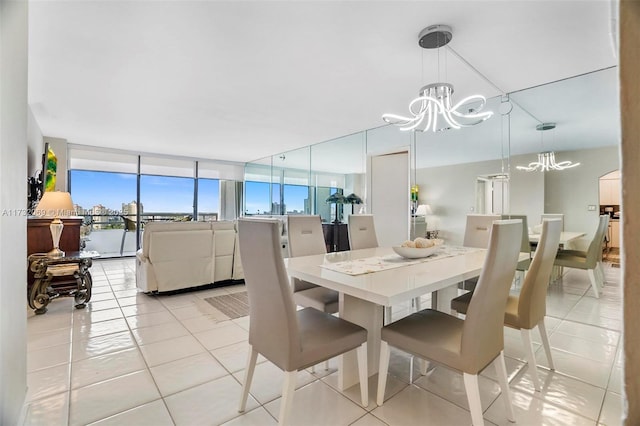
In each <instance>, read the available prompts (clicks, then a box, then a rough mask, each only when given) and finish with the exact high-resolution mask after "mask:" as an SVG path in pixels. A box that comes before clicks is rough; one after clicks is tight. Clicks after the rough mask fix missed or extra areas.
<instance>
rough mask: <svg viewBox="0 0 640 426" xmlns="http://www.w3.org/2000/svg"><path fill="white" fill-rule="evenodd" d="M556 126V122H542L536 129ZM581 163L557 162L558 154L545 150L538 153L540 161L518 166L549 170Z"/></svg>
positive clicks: (527, 170) (562, 168) (525, 168)
mask: <svg viewBox="0 0 640 426" xmlns="http://www.w3.org/2000/svg"><path fill="white" fill-rule="evenodd" d="M555 128H556V123H542V124H538V125H537V126H536V130H539V131H544V130H551V129H555ZM579 165H580V163H571V161H561V162H559V163H556V154H555V152H553V151H544V152H540V153H539V154H538V161H534V162H531V163H529V165H528V166H517V167H516V168H517V169H518V170H524V171H526V172H535V171H538V170H539V171H541V172H548V171H550V170H565V169H570V168H572V167H576V166H579Z"/></svg>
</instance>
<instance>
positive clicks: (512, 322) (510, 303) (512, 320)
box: [451, 292, 520, 328]
mask: <svg viewBox="0 0 640 426" xmlns="http://www.w3.org/2000/svg"><path fill="white" fill-rule="evenodd" d="M472 296H473V293H472V292H469V293H465V294H463V295H461V296H458V297H456V298H454V299H451V309H453V310H455V311H456V312H459V313H461V314H466V313H467V309H468V308H469V303H471V297H472ZM518 302H519V298H518V296H513V295H509V298H508V299H507V308H506V310H505V313H504V324H505V325H507V326H509V327H513V328H520V321H519V318H518Z"/></svg>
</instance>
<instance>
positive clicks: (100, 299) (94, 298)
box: [91, 287, 116, 302]
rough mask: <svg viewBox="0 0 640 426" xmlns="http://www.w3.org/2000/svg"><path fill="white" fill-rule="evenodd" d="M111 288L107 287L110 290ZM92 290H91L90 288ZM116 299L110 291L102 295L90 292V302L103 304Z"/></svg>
mask: <svg viewBox="0 0 640 426" xmlns="http://www.w3.org/2000/svg"><path fill="white" fill-rule="evenodd" d="M110 288H111V287H109V289H110ZM92 290H93V288H92ZM115 299H116V297H115V296H114V294H113V292H112V291H107V292H104V293H97V294H95V293H93V291H92V292H91V302H103V301H105V300H115Z"/></svg>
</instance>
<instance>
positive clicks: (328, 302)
mask: <svg viewBox="0 0 640 426" xmlns="http://www.w3.org/2000/svg"><path fill="white" fill-rule="evenodd" d="M293 301H294V302H296V304H297V305H299V306H304V307H305V308H314V309H317V310H319V311H321V312H327V313H329V314H334V313H336V312H338V292H337V291H334V290H329V289H328V288H325V287H320V286H317V287H312V288H309V289H306V290H302V291H296V292H295V293H293Z"/></svg>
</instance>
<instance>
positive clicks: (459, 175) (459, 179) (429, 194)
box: [416, 160, 502, 244]
mask: <svg viewBox="0 0 640 426" xmlns="http://www.w3.org/2000/svg"><path fill="white" fill-rule="evenodd" d="M501 171H502V160H491V161H481V162H477V163H466V164H456V165H452V166H442V167H431V168H426V169H425V168H422V169H418V170H417V171H416V183H417V184H418V186H419V187H420V192H419V196H418V204H429V206H431V210H432V211H433V215H430V216H429V217H428V218H427V221H428V227H429V229H434V228H436V229H438V230H439V231H440V233H439V236H440V237H441V238H444V239H445V240H446V241H447V243H448V244H462V240H463V238H464V228H465V224H466V220H467V214H469V213H474V210H475V205H476V178H477V177H478V176H480V175H488V174H495V173H500V172H501Z"/></svg>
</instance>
